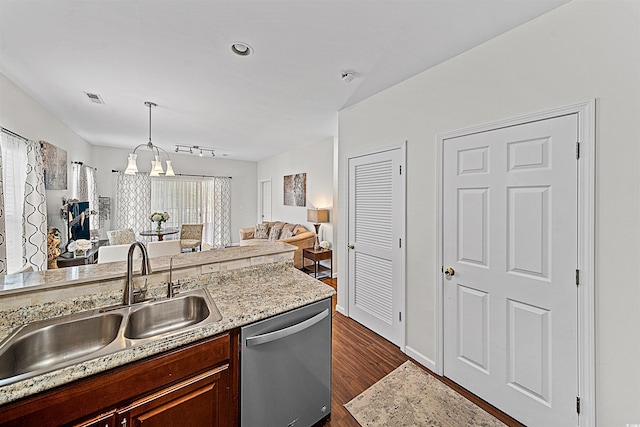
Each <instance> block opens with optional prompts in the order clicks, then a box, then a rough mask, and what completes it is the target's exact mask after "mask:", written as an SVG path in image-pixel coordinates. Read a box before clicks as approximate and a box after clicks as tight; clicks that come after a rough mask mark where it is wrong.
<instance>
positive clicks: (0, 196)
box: [0, 149, 7, 275]
mask: <svg viewBox="0 0 640 427" xmlns="http://www.w3.org/2000/svg"><path fill="white" fill-rule="evenodd" d="M2 181H3V180H2V150H1V149H0V275H3V274H7V242H6V240H5V236H6V232H5V230H6V228H5V225H4V190H3V184H2Z"/></svg>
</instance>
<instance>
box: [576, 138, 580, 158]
mask: <svg viewBox="0 0 640 427" xmlns="http://www.w3.org/2000/svg"><path fill="white" fill-rule="evenodd" d="M579 158H580V143H579V142H576V159H579Z"/></svg>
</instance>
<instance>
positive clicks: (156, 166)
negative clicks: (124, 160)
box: [124, 101, 176, 176]
mask: <svg viewBox="0 0 640 427" xmlns="http://www.w3.org/2000/svg"><path fill="white" fill-rule="evenodd" d="M144 105H146V106H147V107H149V142H147V143H146V144H140V145H138V146H137V147H136V148H134V149H133V152H131V153H129V159H128V164H127V169H126V170H125V171H124V173H125V175H135V174H136V173H138V164H137V162H136V159H137V158H138V155H137V154H136V150H137V149H138V148H140V147H147V148H148V149H150V150H151V151H155V155H154V160H152V161H151V172H150V173H149V176H160V174H165V176H175V175H176V174H175V173H174V172H173V167H172V166H171V158H170V157H169V153H167V152H166V151H165V150H163V149H162V148H160V147H158V146H157V145H153V143H152V142H151V107H156V106H157V104H154V103H153V102H149V101H147V102H145V103H144ZM160 151H162V152H163V153H164V154H165V156H167V160H166V163H167V172H166V173H165V171H164V169H163V168H162V161H161V160H160Z"/></svg>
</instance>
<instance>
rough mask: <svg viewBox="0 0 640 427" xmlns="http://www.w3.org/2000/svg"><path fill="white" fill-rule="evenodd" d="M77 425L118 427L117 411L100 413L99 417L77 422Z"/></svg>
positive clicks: (82, 426) (79, 426) (80, 426)
mask: <svg viewBox="0 0 640 427" xmlns="http://www.w3.org/2000/svg"><path fill="white" fill-rule="evenodd" d="M76 426H77V427H116V426H117V424H116V412H115V411H113V412H110V413H108V414H105V415H99V416H97V417H94V418H91V419H90V420H86V421H85V422H82V423H80V424H76Z"/></svg>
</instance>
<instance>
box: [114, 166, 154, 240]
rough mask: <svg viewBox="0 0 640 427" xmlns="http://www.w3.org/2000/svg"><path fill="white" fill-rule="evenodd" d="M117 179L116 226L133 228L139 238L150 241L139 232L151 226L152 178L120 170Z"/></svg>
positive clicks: (118, 227)
mask: <svg viewBox="0 0 640 427" xmlns="http://www.w3.org/2000/svg"><path fill="white" fill-rule="evenodd" d="M116 179H117V182H116V209H115V212H116V228H117V229H122V228H131V229H133V231H134V233H136V238H137V239H138V240H142V241H148V240H149V239H145V238H141V237H140V236H139V234H138V233H140V231H143V230H148V229H149V228H151V221H150V220H149V215H151V178H149V175H146V174H141V173H139V174H135V175H125V174H124V173H122V172H118V175H117V178H116Z"/></svg>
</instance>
